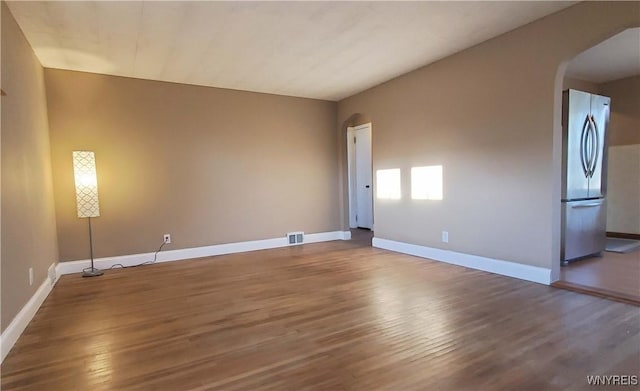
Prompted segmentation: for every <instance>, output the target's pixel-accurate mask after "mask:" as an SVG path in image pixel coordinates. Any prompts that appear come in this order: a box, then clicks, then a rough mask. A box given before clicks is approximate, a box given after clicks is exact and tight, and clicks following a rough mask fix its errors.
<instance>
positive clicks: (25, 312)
mask: <svg viewBox="0 0 640 391" xmlns="http://www.w3.org/2000/svg"><path fill="white" fill-rule="evenodd" d="M52 270H55V264H51V266H50V267H49V271H50V273H51V271H52ZM51 277H52V275H51V274H49V275H48V276H47V278H45V280H44V281H43V282H42V284H41V285H40V287H38V290H37V291H36V293H34V294H33V296H31V298H30V299H29V301H28V302H27V304H25V305H24V307H22V309H21V310H20V312H18V315H16V317H15V318H13V320H12V321H11V323H9V326H7V328H6V329H5V330H4V332H3V333H2V335H0V354H1V355H2V356H1V357H0V363H2V362H3V361H4V359H5V357H7V354H9V352H10V351H11V348H13V345H15V343H16V341H17V340H18V338H20V335H22V332H23V331H24V330H25V329H26V328H27V326H28V325H29V322H31V319H33V317H34V315H35V314H36V312H38V309H39V308H40V306H41V305H42V303H44V300H45V299H46V298H47V296H48V295H49V293H50V292H51V290H52V289H53V287H54V286H55V284H56V282H57V281H58V278H57V277H56V276H53V277H54V278H53V279H51Z"/></svg>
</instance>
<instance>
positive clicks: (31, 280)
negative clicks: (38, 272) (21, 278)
mask: <svg viewBox="0 0 640 391" xmlns="http://www.w3.org/2000/svg"><path fill="white" fill-rule="evenodd" d="M29 285H33V268H32V267H30V268H29Z"/></svg>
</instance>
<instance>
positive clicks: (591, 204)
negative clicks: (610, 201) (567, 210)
mask: <svg viewBox="0 0 640 391" xmlns="http://www.w3.org/2000/svg"><path fill="white" fill-rule="evenodd" d="M596 206H602V202H592V203H590V204H580V205H571V207H572V208H573V209H581V208H593V207H596Z"/></svg>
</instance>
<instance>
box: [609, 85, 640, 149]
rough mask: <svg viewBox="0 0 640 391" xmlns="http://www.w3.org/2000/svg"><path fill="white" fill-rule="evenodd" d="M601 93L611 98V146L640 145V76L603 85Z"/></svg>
mask: <svg viewBox="0 0 640 391" xmlns="http://www.w3.org/2000/svg"><path fill="white" fill-rule="evenodd" d="M600 93H601V94H602V95H606V96H609V97H611V118H610V121H609V125H610V126H609V136H608V137H609V138H608V142H609V145H610V146H611V145H631V144H640V76H634V77H627V78H624V79H620V80H614V81H610V82H608V83H603V84H601V85H600Z"/></svg>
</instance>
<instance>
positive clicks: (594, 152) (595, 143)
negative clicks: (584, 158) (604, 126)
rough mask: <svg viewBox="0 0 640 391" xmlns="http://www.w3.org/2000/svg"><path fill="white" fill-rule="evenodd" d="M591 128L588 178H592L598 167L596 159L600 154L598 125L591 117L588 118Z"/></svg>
mask: <svg viewBox="0 0 640 391" xmlns="http://www.w3.org/2000/svg"><path fill="white" fill-rule="evenodd" d="M590 122H591V126H590V127H589V129H590V130H591V133H592V137H591V145H592V147H591V158H590V159H589V178H592V177H593V174H594V173H595V172H596V166H597V165H598V157H599V154H600V138H599V137H598V135H599V131H598V125H596V120H595V118H593V115H592V116H591V118H590Z"/></svg>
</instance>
